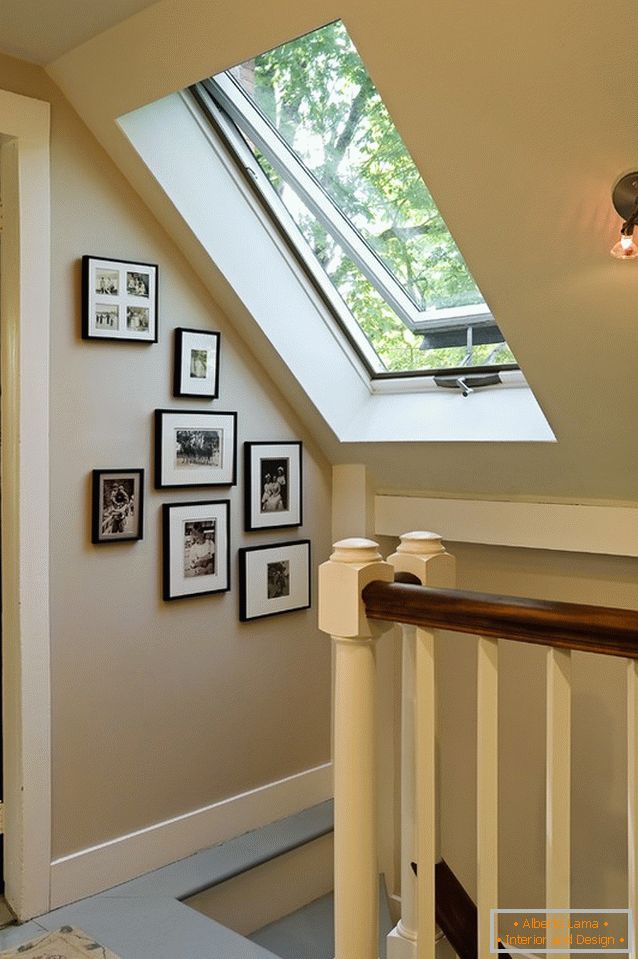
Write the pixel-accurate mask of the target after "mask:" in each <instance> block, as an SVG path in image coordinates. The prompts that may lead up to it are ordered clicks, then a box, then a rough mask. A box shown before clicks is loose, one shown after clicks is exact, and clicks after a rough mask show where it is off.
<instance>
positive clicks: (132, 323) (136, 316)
mask: <svg viewBox="0 0 638 959" xmlns="http://www.w3.org/2000/svg"><path fill="white" fill-rule="evenodd" d="M148 324H149V314H148V307H147V306H127V307H126V326H127V328H128V329H129V330H135V332H137V333H145V332H146V331H147V330H148Z"/></svg>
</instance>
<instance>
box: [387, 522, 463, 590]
mask: <svg viewBox="0 0 638 959" xmlns="http://www.w3.org/2000/svg"><path fill="white" fill-rule="evenodd" d="M399 539H400V540H401V542H400V544H399V545H398V546H397V551H396V553H393V554H392V556H388V562H389V563H391V564H392V566H393V567H394V570H395V572H396V573H412V575H413V576H417V577H418V578H419V579H420V580H421V582H422V583H423V585H424V586H436V587H443V588H451V587H453V586H455V585H456V561H455V559H454V557H453V556H451V555H450V553H448V552H447V550H446V548H445V546H444V545H443V542H442V540H441V534H440V533H432V532H430V531H429V530H416V531H414V532H411V533H404V534H403V535H402V536H400V537H399Z"/></svg>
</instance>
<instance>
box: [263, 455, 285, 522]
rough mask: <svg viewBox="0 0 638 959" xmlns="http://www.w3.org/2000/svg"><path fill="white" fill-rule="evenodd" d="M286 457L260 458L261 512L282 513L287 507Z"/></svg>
mask: <svg viewBox="0 0 638 959" xmlns="http://www.w3.org/2000/svg"><path fill="white" fill-rule="evenodd" d="M289 466H290V464H289V461H288V460H287V459H267V458H264V459H262V460H260V470H261V500H260V509H261V512H262V513H282V512H283V511H284V510H287V509H288V473H289Z"/></svg>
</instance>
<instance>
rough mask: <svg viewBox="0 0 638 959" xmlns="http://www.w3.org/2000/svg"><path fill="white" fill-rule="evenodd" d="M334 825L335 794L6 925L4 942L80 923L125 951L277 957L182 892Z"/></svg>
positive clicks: (141, 955)
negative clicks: (205, 911) (31, 918)
mask: <svg viewBox="0 0 638 959" xmlns="http://www.w3.org/2000/svg"><path fill="white" fill-rule="evenodd" d="M331 830H332V802H326V803H320V804H319V805H318V806H313V807H312V809H307V810H304V812H302V813H299V814H297V815H296V816H289V817H288V818H287V819H282V820H281V821H280V822H277V823H272V824H271V825H269V826H265V827H264V828H263V829H257V830H254V831H253V832H249V833H246V834H245V835H243V836H238V837H237V838H236V839H231V840H229V841H228V842H225V843H221V844H220V845H218V846H213V847H211V848H210V849H205V850H203V851H202V852H199V853H197V854H196V855H194V856H189V857H188V858H187V859H183V860H181V861H180V862H176V863H173V864H172V865H169V866H165V867H164V868H163V869H157V870H156V871H155V872H152V873H148V875H146V876H141V877H140V878H139V879H134V880H132V881H131V882H127V883H124V884H122V885H121V886H116V887H115V888H114V889H109V890H107V891H106V892H103V893H100V894H99V895H98V896H91V897H90V898H89V899H83V900H82V901H81V902H76V903H73V904H72V905H69V906H64V907H63V908H61V909H56V910H55V911H54V912H50V913H48V914H47V915H46V916H40V917H38V919H37V920H35V921H33V922H27V923H24V924H23V925H21V926H8V927H7V928H6V929H0V950H5V949H11V948H15V947H16V946H21V945H23V944H24V943H26V942H28V941H29V940H31V939H34V938H36V937H37V936H41V935H44V933H45V932H48V931H49V930H53V929H59V928H60V927H61V926H63V925H70V926H77V927H78V928H80V929H83V930H84V931H85V932H87V933H88V934H89V935H91V936H93V937H95V939H96V941H97V942H99V943H101V944H102V945H104V946H107V947H108V948H109V949H111V950H112V951H113V952H115V953H116V954H117V955H118V956H120V957H121V959H273V954H272V953H271V952H269V951H268V950H267V949H265V948H264V947H262V946H261V945H259V944H258V943H256V942H252V941H251V940H250V939H245V938H244V937H243V936H240V935H239V934H238V933H236V932H233V931H232V930H230V929H226V927H225V926H222V925H220V924H219V923H218V922H215V921H214V920H213V919H209V918H207V917H206V916H203V915H202V914H201V913H198V912H196V911H195V910H194V909H190V908H189V907H188V906H186V905H184V904H183V903H182V902H181V901H180V900H181V899H186V898H188V897H189V896H193V895H195V893H197V892H200V891H201V890H202V889H206V888H208V887H209V886H213V885H216V884H217V883H220V882H223V881H224V879H229V878H230V877H231V876H236V875H239V873H242V872H245V871H246V870H247V869H251V868H252V867H253V866H256V865H258V864H259V863H261V862H265V861H266V860H268V859H271V858H272V857H273V856H277V855H280V854H281V853H284V852H288V851H289V850H290V849H295V848H296V847H298V846H300V845H303V844H304V843H306V842H310V841H311V840H312V839H316V838H318V837H319V836H322V835H325V834H326V833H328V832H330V831H331Z"/></svg>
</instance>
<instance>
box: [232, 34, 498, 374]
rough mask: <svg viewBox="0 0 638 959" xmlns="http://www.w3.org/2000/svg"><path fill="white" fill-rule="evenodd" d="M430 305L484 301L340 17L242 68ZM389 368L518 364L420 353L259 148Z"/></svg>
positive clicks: (350, 214)
mask: <svg viewBox="0 0 638 959" xmlns="http://www.w3.org/2000/svg"><path fill="white" fill-rule="evenodd" d="M233 74H234V75H235V77H236V78H237V79H238V80H239V82H240V83H241V84H242V86H243V87H244V89H245V90H246V92H247V93H248V94H249V95H250V96H251V97H252V98H253V100H254V101H255V103H256V104H257V105H258V106H259V108H260V109H261V110H262V112H263V113H264V114H265V115H266V116H267V117H268V119H269V120H270V122H271V123H272V124H273V126H274V127H275V128H276V129H277V130H278V131H279V133H280V134H281V136H282V137H283V138H284V140H285V141H286V142H287V143H288V145H289V146H290V147H291V148H292V149H293V150H294V151H295V152H296V153H297V155H298V156H299V157H300V159H301V160H302V161H303V162H304V163H305V165H306V167H307V168H308V169H309V170H310V171H311V172H312V174H313V175H314V176H315V178H316V179H317V181H318V182H319V183H320V184H321V186H322V187H323V188H324V190H325V191H326V193H327V194H328V196H329V197H330V198H331V199H332V200H333V202H334V203H335V204H336V205H337V206H338V207H339V208H340V209H341V210H342V211H343V213H344V214H345V215H346V216H347V218H348V219H349V220H350V221H351V223H352V224H353V225H354V226H355V228H356V229H357V230H358V231H359V233H360V235H361V236H362V238H363V239H364V240H365V241H366V242H367V243H368V245H369V246H370V247H371V249H372V250H373V251H374V252H375V253H376V255H377V256H378V257H379V259H380V261H381V263H382V264H384V266H385V267H386V268H387V269H388V270H389V271H390V272H391V273H392V274H393V275H394V276H395V277H396V278H397V279H398V280H399V282H400V283H401V284H402V285H403V287H404V289H405V290H406V292H407V293H408V295H409V296H410V297H411V298H412V300H413V301H414V303H415V304H416V305H417V307H418V308H419V309H420V310H426V309H435V308H438V309H442V308H446V307H453V306H464V305H468V304H476V303H482V302H483V298H482V296H481V294H480V292H479V290H478V288H477V286H476V284H475V282H474V280H473V279H472V277H471V275H470V273H469V271H468V269H467V266H466V264H465V261H464V260H463V257H462V256H461V254H460V252H459V250H458V247H457V246H456V244H455V242H454V240H453V239H452V237H451V235H450V233H449V231H448V229H447V227H446V226H445V223H444V222H443V219H442V217H441V215H440V213H439V212H438V210H437V208H436V205H435V203H434V201H433V199H432V197H431V195H430V193H429V191H428V189H427V187H426V185H425V183H424V182H423V179H422V178H421V175H420V174H419V171H418V170H417V168H416V166H415V164H414V162H413V160H412V158H411V156H410V154H409V153H408V151H407V149H406V147H405V144H404V143H403V141H402V139H401V137H400V136H399V133H398V131H397V129H396V127H395V126H394V123H393V122H392V120H391V118H390V116H389V114H388V112H387V110H386V108H385V106H384V104H383V101H382V100H381V97H380V96H379V93H378V91H377V90H376V88H375V86H374V84H373V83H372V80H371V79H370V77H369V75H368V73H367V71H366V68H365V66H364V64H363V62H362V60H361V58H360V57H359V54H358V53H357V51H356V49H355V47H354V45H353V43H352V41H351V40H350V37H349V36H348V34H347V32H346V30H345V27H344V26H343V24H342V23H341V22H339V21H337V22H335V23H332V24H329V25H328V26H326V27H323V28H322V29H320V30H316V31H314V32H313V33H309V34H306V35H305V36H303V37H300V38H299V39H297V40H293V41H291V42H289V43H286V44H284V45H283V46H280V47H277V48H276V49H274V50H271V51H269V52H268V53H265V54H262V55H261V56H258V57H256V58H255V59H254V60H251V61H249V62H247V63H244V64H242V65H241V66H240V67H238V68H236V69H235V70H234V71H233ZM255 152H256V154H257V156H258V159H259V162H260V163H261V165H262V167H263V169H264V170H265V171H266V173H267V175H268V176H269V178H270V180H271V183H272V184H273V186H274V188H275V189H276V190H277V192H278V193H279V195H280V196H281V198H282V200H283V201H284V203H285V204H286V206H287V208H288V210H289V212H290V213H291V214H292V216H293V217H294V219H295V221H296V223H297V225H298V227H299V228H300V230H301V232H302V233H303V235H304V237H305V239H306V241H307V242H308V243H309V245H310V247H311V248H312V250H313V251H314V253H315V255H316V256H317V258H318V259H319V261H320V262H321V264H322V266H323V267H324V269H325V270H326V272H327V273H328V275H329V276H330V278H331V279H332V281H333V283H334V285H335V287H336V288H337V290H338V291H339V293H340V295H341V296H342V298H343V299H344V301H345V302H346V304H347V306H348V307H349V308H350V310H351V311H352V313H353V314H354V316H355V317H356V319H357V321H358V323H359V325H360V326H361V328H362V329H363V331H364V332H365V334H366V336H367V337H368V338H369V340H370V342H371V343H372V344H373V347H374V349H375V350H376V352H377V354H378V355H379V356H380V358H381V360H382V362H383V363H384V365H385V366H386V368H387V369H389V370H395V371H397V370H413V369H421V368H430V369H432V368H441V367H446V366H447V367H449V366H458V365H461V364H463V363H467V362H468V359H469V361H470V362H471V363H472V364H477V363H483V362H485V361H486V359H487V358H488V357H489V356H490V355H492V354H493V355H492V356H491V361H492V362H501V363H502V362H513V357H512V356H511V353H510V352H509V350H508V349H507V347H505V345H504V344H501V345H500V346H496V347H495V346H491V345H488V346H482V347H476V348H475V349H474V351H473V355H472V356H471V357H470V358H468V356H467V355H466V349H465V347H454V348H448V349H439V350H422V349H420V344H421V341H422V338H421V337H420V336H418V335H415V334H413V333H412V332H411V331H410V330H408V329H407V328H406V327H405V325H404V324H403V323H402V322H401V320H400V319H399V318H398V317H397V315H396V314H395V313H394V311H393V310H392V309H391V308H390V306H389V305H388V304H387V303H386V302H385V301H384V300H383V298H382V297H381V296H380V294H379V293H378V291H377V290H376V288H375V287H374V286H373V285H372V284H371V283H370V282H369V280H368V279H367V278H366V277H365V276H364V275H363V273H362V272H361V271H360V270H359V268H358V267H357V266H356V264H355V263H353V262H352V260H351V259H350V258H349V257H348V256H347V254H346V252H345V251H344V250H343V248H342V247H341V246H340V245H339V244H338V243H337V242H336V241H335V239H334V238H333V237H332V236H331V235H330V234H329V233H328V232H327V230H326V229H325V228H324V226H323V224H322V223H320V222H319V221H318V220H317V219H316V218H315V217H314V215H313V214H312V213H311V212H310V211H309V210H308V209H307V208H306V207H305V206H304V205H303V203H302V201H301V200H300V198H299V197H298V196H296V194H293V191H292V189H291V187H290V186H288V185H287V184H286V183H284V182H283V181H282V180H281V178H280V177H279V176H278V175H277V173H276V172H275V171H274V170H273V169H272V167H271V166H270V165H269V164H268V163H267V161H266V160H265V158H264V157H263V156H261V155H259V154H258V153H257V151H255Z"/></svg>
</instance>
